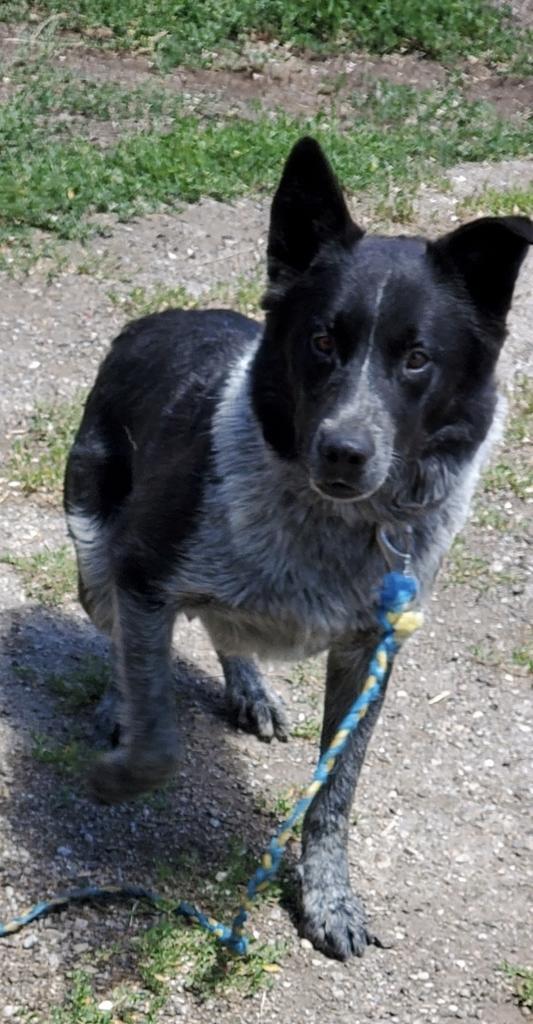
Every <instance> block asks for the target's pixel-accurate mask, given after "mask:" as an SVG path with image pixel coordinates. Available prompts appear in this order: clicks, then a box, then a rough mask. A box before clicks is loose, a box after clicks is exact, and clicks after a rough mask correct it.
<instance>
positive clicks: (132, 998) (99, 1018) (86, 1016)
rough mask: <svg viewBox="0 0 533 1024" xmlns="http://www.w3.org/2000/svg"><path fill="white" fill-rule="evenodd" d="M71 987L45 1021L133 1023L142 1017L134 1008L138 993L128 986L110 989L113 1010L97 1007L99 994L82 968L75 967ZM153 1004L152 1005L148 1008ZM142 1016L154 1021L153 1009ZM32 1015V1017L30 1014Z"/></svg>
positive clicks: (63, 1023) (146, 1021)
mask: <svg viewBox="0 0 533 1024" xmlns="http://www.w3.org/2000/svg"><path fill="white" fill-rule="evenodd" d="M70 981H71V984H72V988H71V990H70V992H69V993H68V994H67V996H66V998H65V1000H64V1002H63V1004H62V1006H58V1007H56V1008H55V1009H53V1010H52V1013H51V1016H50V1017H49V1018H48V1020H47V1024H115V1022H116V1024H135V1022H138V1021H139V1020H140V1019H141V1018H140V1015H139V1013H138V1011H137V1010H136V1006H137V1004H138V1002H139V994H138V993H134V992H131V991H128V990H127V989H125V988H124V989H123V990H122V991H121V990H120V989H118V990H115V991H114V992H113V993H112V996H113V998H112V1000H111V1002H112V1004H113V1009H112V1010H100V1009H98V1004H99V1002H101V1001H102V997H101V996H97V995H95V993H94V990H93V987H92V984H91V979H90V976H89V975H88V974H87V973H85V972H84V971H82V970H80V971H75V972H74V974H73V975H72V976H71V979H70ZM155 1009H156V1007H152V1008H151V1011H153V1010H155ZM151 1011H149V1012H148V1015H147V1016H144V1014H143V1016H142V1020H143V1021H144V1024H155V1019H154V1017H153V1015H152V1012H151ZM30 1019H31V1018H30Z"/></svg>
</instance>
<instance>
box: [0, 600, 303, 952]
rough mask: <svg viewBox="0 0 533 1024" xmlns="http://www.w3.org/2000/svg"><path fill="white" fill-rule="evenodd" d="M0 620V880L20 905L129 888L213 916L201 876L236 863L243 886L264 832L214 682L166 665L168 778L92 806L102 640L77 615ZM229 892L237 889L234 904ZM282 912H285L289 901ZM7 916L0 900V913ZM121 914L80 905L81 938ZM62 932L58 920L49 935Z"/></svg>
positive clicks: (212, 895)
mask: <svg viewBox="0 0 533 1024" xmlns="http://www.w3.org/2000/svg"><path fill="white" fill-rule="evenodd" d="M3 626H4V630H3V635H4V636H5V637H6V643H5V649H4V654H3V660H4V664H5V673H4V682H3V684H2V687H1V690H0V702H1V704H2V705H3V710H1V711H0V714H1V715H2V718H3V722H4V727H3V728H2V729H1V731H0V737H2V734H3V746H4V748H5V751H6V753H5V755H4V756H5V764H4V771H5V773H6V775H5V777H6V785H5V792H4V794H3V800H2V804H3V811H2V813H3V815H4V817H5V819H6V821H7V825H8V835H9V842H8V843H7V844H6V846H7V851H6V857H5V860H4V867H3V877H4V883H5V885H11V886H12V888H13V890H14V893H15V894H19V898H20V899H21V900H22V902H23V903H30V904H31V903H32V901H35V902H37V901H38V900H41V899H43V898H49V897H50V896H52V895H54V894H55V893H56V892H58V891H60V892H61V891H65V890H68V889H70V888H73V887H76V886H79V885H84V884H85V885H86V884H89V883H90V884H91V885H93V884H94V885H105V884H114V885H116V884H125V883H128V884H129V883H131V884H136V885H143V886H146V887H148V888H151V889H156V890H159V891H162V892H163V895H165V896H166V897H167V898H168V899H169V900H171V901H175V900H178V899H181V898H184V899H188V900H192V901H195V900H197V899H198V900H199V901H200V902H202V900H204V902H205V899H207V902H208V907H207V909H208V910H210V912H212V913H217V909H218V908H217V907H215V906H214V905H213V903H212V902H211V903H210V902H209V901H210V900H211V901H212V900H213V899H215V900H216V897H217V887H216V886H215V885H212V884H211V882H212V881H214V880H215V879H216V878H217V875H218V877H220V873H221V872H223V873H224V875H226V873H227V872H228V865H229V876H228V877H229V878H230V879H231V878H235V877H237V876H239V874H240V872H239V870H237V871H236V870H235V868H236V866H238V863H239V860H240V858H241V857H242V858H243V859H242V865H243V866H244V875H243V876H242V877H239V878H238V881H239V882H242V881H244V877H245V872H246V870H248V868H249V867H250V866H251V865H252V864H253V862H254V858H255V856H256V855H257V853H258V852H259V851H260V850H261V849H262V847H263V846H264V844H265V842H266V840H267V839H268V838H269V836H270V833H271V832H272V829H273V826H274V820H273V818H272V816H271V815H270V814H269V813H268V812H267V811H266V810H265V808H264V806H261V797H260V794H258V797H254V791H253V788H252V786H251V784H250V782H249V779H248V771H247V764H248V762H249V757H250V751H252V752H253V749H254V746H255V744H256V743H258V742H259V741H257V740H255V739H254V738H252V737H250V738H248V737H246V738H242V739H238V738H237V735H236V734H235V733H234V732H233V731H232V729H231V726H229V725H226V724H225V723H224V701H223V688H222V685H221V682H220V680H218V679H216V678H214V676H213V675H210V674H208V673H207V672H205V671H203V670H202V669H200V668H198V666H197V665H195V664H193V663H191V662H188V661H184V660H183V659H179V660H177V661H176V676H177V679H178V680H179V688H178V691H179V692H178V701H179V708H180V715H181V718H182V721H183V722H184V724H185V729H184V732H185V734H186V740H187V743H186V748H185V751H184V758H183V761H182V764H181V767H180V770H179V771H178V773H177V776H176V778H175V779H173V780H172V782H171V783H170V784H169V785H167V786H166V787H165V788H164V789H163V790H162V791H159V792H156V793H154V794H152V795H150V796H149V797H147V798H141V799H139V800H138V801H135V802H130V803H128V804H124V805H120V806H116V807H105V806H100V805H97V804H95V803H93V802H92V800H91V799H90V798H89V795H88V793H87V790H86V788H85V769H86V765H85V761H86V758H87V756H89V757H91V756H94V755H93V754H92V753H91V754H87V752H88V751H90V750H91V748H92V747H93V745H94V739H95V725H94V703H95V700H96V698H97V696H98V689H99V686H98V676H99V674H100V675H101V676H102V678H103V679H104V678H105V675H106V673H107V671H108V669H107V643H106V641H105V640H104V639H103V638H102V637H101V636H100V635H99V634H98V633H97V632H96V631H95V630H94V629H93V628H92V626H91V625H90V624H88V623H86V622H84V621H83V620H81V619H77V618H74V617H69V616H67V615H65V614H64V613H62V612H60V611H50V610H44V609H41V608H35V607H31V608H27V609H23V610H17V611H15V612H11V613H9V615H8V616H7V621H6V622H4V623H3ZM87 690H88V692H87ZM0 721H1V720H0ZM252 756H253V753H252ZM255 756H256V757H257V756H258V753H257V749H256V754H255ZM0 781H1V778H0ZM258 798H259V799H258ZM228 884H230V883H228ZM289 888H290V887H289ZM240 895H242V888H241V889H239V886H237V887H236V891H235V893H234V894H232V896H231V898H232V899H233V901H234V906H235V908H236V906H237V904H238V902H239V898H240ZM228 898H229V897H228ZM225 903H226V906H224V907H223V908H222V910H223V912H224V913H227V912H228V901H227V900H226V901H225ZM287 907H288V909H289V911H290V912H291V914H294V908H293V907H292V906H291V901H290V897H289V898H288V902H287ZM13 910H15V912H17V910H18V908H17V907H10V908H8V907H6V905H5V903H4V906H3V907H2V918H0V919H2V920H3V921H4V922H5V919H6V918H9V917H10V916H11V915H12V913H13ZM129 912H130V911H129V910H128V908H126V907H122V909H117V910H115V909H113V911H112V912H111V913H109V912H107V913H106V914H105V915H104V914H102V913H99V912H97V911H94V912H92V911H91V914H90V916H91V920H92V928H91V929H90V930H88V931H87V932H84V938H85V937H87V942H88V943H89V946H90V947H93V948H94V949H95V950H96V949H100V948H101V947H102V946H106V945H110V944H111V943H112V942H114V941H116V939H117V934H116V932H117V930H118V931H119V932H120V931H122V932H123V931H124V929H126V928H127V921H128V920H129V919H128V914H129ZM66 913H67V914H68V913H69V912H68V911H67V912H66ZM70 913H71V914H72V916H73V918H74V917H76V916H79V911H74V910H72V911H70ZM62 916H63V915H62ZM65 925H66V926H67V928H68V918H67V920H65V919H64V918H63V920H62V922H61V923H60V924H59V925H57V927H59V928H62V927H64V926H65ZM33 927H35V926H33ZM37 927H41V926H37ZM44 934H45V932H43V935H44ZM2 941H6V940H2ZM8 941H13V942H18V941H20V937H17V938H15V939H13V940H8ZM66 947H67V948H68V943H66ZM63 948H65V946H64V945H60V946H59V949H63ZM67 959H68V958H67Z"/></svg>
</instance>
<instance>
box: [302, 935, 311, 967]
mask: <svg viewBox="0 0 533 1024" xmlns="http://www.w3.org/2000/svg"><path fill="white" fill-rule="evenodd" d="M300 946H301V947H302V949H312V948H313V943H312V942H309V939H300ZM312 962H313V961H312Z"/></svg>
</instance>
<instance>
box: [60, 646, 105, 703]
mask: <svg viewBox="0 0 533 1024" xmlns="http://www.w3.org/2000/svg"><path fill="white" fill-rule="evenodd" d="M45 682H46V685H47V686H48V688H49V690H51V692H52V693H53V694H54V695H55V696H56V697H58V698H59V699H60V701H61V703H62V704H63V706H64V707H65V709H66V710H67V711H71V712H72V711H78V710H81V709H82V708H86V707H89V706H90V705H91V704H95V703H96V701H98V700H99V699H100V698H101V697H102V696H103V694H104V691H105V689H106V687H107V685H108V682H109V667H108V665H107V663H106V662H105V661H103V660H102V659H101V658H97V657H92V656H87V657H86V658H84V659H83V661H82V663H81V665H80V666H79V667H78V668H77V669H75V670H74V671H73V672H69V673H68V674H67V675H63V674H61V675H59V673H54V674H53V675H49V676H47V678H46V680H45Z"/></svg>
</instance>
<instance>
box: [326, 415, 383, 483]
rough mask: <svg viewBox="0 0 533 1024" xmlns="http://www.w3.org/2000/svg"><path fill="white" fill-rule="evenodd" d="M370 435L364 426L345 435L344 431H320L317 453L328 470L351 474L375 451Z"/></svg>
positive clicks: (361, 466)
mask: <svg viewBox="0 0 533 1024" xmlns="http://www.w3.org/2000/svg"><path fill="white" fill-rule="evenodd" d="M375 450H376V448H375V445H374V441H373V439H372V435H371V433H370V431H369V430H367V429H366V428H365V427H361V428H360V429H359V430H357V432H352V433H350V435H349V436H347V435H346V434H345V433H344V432H342V433H341V432H340V431H334V430H328V431H322V433H321V435H320V438H319V441H318V453H319V456H320V458H321V459H322V460H323V462H325V463H327V465H328V470H329V472H330V473H331V472H332V471H333V472H335V473H338V474H339V476H342V474H343V472H346V471H348V473H349V474H350V475H351V474H353V473H356V472H357V470H359V469H362V468H363V466H364V464H365V462H368V459H370V458H371V457H372V455H374V453H375Z"/></svg>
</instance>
